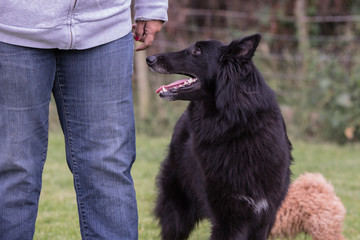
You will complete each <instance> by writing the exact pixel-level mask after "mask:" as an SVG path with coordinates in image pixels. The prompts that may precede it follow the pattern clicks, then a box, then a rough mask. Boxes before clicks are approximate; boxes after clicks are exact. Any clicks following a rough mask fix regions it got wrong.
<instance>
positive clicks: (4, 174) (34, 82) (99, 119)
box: [0, 34, 138, 240]
mask: <svg viewBox="0 0 360 240" xmlns="http://www.w3.org/2000/svg"><path fill="white" fill-rule="evenodd" d="M132 59H133V40H132V35H131V34H128V35H127V36H125V37H123V38H121V39H119V40H116V41H114V42H111V43H108V44H105V45H102V46H98V47H95V48H92V49H87V50H78V51H76V50H57V49H34V48H25V47H19V46H14V45H9V44H5V43H0V239H1V240H5V239H6V240H14V239H19V240H20V239H21V240H27V239H32V238H33V235H34V229H35V221H36V215H37V209H38V201H39V195H40V190H41V182H42V171H43V166H44V163H45V159H46V153H47V144H48V143H47V142H48V121H49V102H50V99H51V93H53V95H54V98H55V101H56V105H57V109H58V114H59V118H60V123H61V126H62V129H63V132H64V136H65V143H66V158H67V163H68V166H69V168H70V170H71V172H72V174H73V180H74V186H75V190H76V196H77V203H78V213H79V221H80V227H81V236H82V238H83V239H107V240H109V239H117V240H118V239H137V237H138V233H137V231H138V228H137V223H138V216H137V207H136V199H135V189H134V184H133V180H132V177H131V175H130V170H131V167H132V164H133V162H134V160H135V126H134V125H135V124H134V113H133V112H134V111H133V102H132V86H131V76H132V67H133V66H132Z"/></svg>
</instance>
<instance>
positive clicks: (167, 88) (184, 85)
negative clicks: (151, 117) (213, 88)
mask: <svg viewBox="0 0 360 240" xmlns="http://www.w3.org/2000/svg"><path fill="white" fill-rule="evenodd" d="M197 83H198V79H197V78H189V79H182V80H178V81H176V82H173V83H170V84H169V85H163V86H161V87H159V89H158V90H157V91H156V93H160V97H161V95H162V94H167V93H176V92H178V91H181V90H187V89H192V88H193V87H194V86H195V85H197Z"/></svg>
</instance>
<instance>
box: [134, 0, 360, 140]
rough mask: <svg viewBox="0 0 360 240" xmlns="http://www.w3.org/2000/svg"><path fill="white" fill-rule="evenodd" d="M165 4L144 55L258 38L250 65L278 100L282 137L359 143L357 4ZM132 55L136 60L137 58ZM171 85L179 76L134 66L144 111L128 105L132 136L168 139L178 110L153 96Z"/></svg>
mask: <svg viewBox="0 0 360 240" xmlns="http://www.w3.org/2000/svg"><path fill="white" fill-rule="evenodd" d="M169 4H170V6H169V22H168V23H166V25H165V29H164V31H163V32H161V33H160V34H159V36H158V38H157V40H156V42H155V46H153V47H152V48H151V49H150V50H149V51H148V52H147V53H146V55H151V54H154V53H158V52H165V51H174V50H180V49H183V48H185V47H187V46H188V45H190V44H192V43H193V42H195V41H198V40H204V39H218V40H221V41H223V42H225V43H229V42H230V41H231V40H232V39H236V38H240V37H242V36H244V35H246V34H252V33H256V32H259V33H261V34H262V36H263V39H262V42H261V44H260V46H259V48H258V51H257V53H256V55H255V58H254V61H255V63H256V65H257V66H258V68H259V69H260V72H262V74H263V75H264V77H265V79H266V81H267V82H268V83H269V84H270V86H271V87H272V88H273V89H274V90H275V91H276V93H277V95H278V99H279V102H280V104H281V105H282V107H283V113H284V117H285V119H286V121H287V123H288V124H287V125H288V126H289V131H290V134H292V135H293V136H296V137H301V138H309V137H311V138H318V139H324V140H330V141H335V142H340V143H345V142H350V141H359V140H360V110H359V109H360V108H359V100H358V99H360V89H359V86H360V73H359V69H360V55H359V52H360V44H359V43H360V15H359V13H360V3H359V1H356V0H324V1H312V0H296V1H292V0H279V1H278V0H256V1H245V0H223V1H218V0H206V1H205V0H200V1H190V0H177V1H170V3H169ZM138 54H140V53H137V56H138V58H140V60H141V59H143V58H144V55H138ZM144 71H145V72H146V74H147V75H148V79H149V81H148V84H149V86H148V87H146V88H140V87H139V85H140V84H141V83H140V81H139V78H138V77H137V76H139V73H140V72H144ZM141 76H143V75H141ZM176 78H180V76H161V75H159V74H153V73H149V72H148V69H147V67H146V66H139V65H135V78H134V81H135V84H134V85H135V90H136V91H135V92H136V93H137V94H138V96H143V95H144V91H146V92H150V94H147V96H148V97H147V100H145V102H147V103H150V104H148V105H147V106H146V107H145V108H141V106H140V105H142V103H141V101H139V100H138V99H136V106H137V107H138V108H137V111H138V112H137V118H138V121H137V126H138V130H139V131H140V132H145V133H151V134H157V135H161V134H164V133H165V134H168V131H167V129H169V127H170V131H171V130H172V126H173V124H174V121H176V119H177V118H178V116H179V115H180V113H181V112H182V111H183V109H184V108H185V106H186V103H180V102H177V103H168V102H165V101H162V100H160V99H159V98H158V97H157V96H155V93H154V92H155V90H156V89H157V87H158V86H160V85H162V84H165V83H169V82H170V81H171V80H176ZM139 89H141V91H137V90H139ZM144 89H145V90H144ZM139 109H145V110H141V112H139ZM139 116H141V117H139Z"/></svg>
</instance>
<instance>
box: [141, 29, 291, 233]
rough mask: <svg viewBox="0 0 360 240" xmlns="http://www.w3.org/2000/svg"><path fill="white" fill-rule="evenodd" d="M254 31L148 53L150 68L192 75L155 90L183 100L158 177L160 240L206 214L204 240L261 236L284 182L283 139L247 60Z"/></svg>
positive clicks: (286, 151)
mask: <svg viewBox="0 0 360 240" xmlns="http://www.w3.org/2000/svg"><path fill="white" fill-rule="evenodd" d="M260 38H261V37H260V35H258V34H256V35H252V36H248V37H245V38H242V39H239V40H236V41H233V42H231V43H230V44H229V45H224V44H222V43H220V42H218V41H213V40H211V41H201V42H197V43H196V44H194V45H192V46H190V47H189V48H187V49H185V50H182V51H179V52H173V53H164V54H157V55H154V56H150V57H148V58H147V63H148V65H149V66H150V68H151V69H152V70H154V71H156V72H160V73H167V74H175V73H176V74H184V75H187V76H191V77H195V78H197V80H198V81H197V82H196V83H193V84H191V85H187V86H183V87H179V88H176V89H175V88H174V89H168V91H166V92H163V93H161V94H160V96H161V97H163V98H165V99H168V100H189V101H191V102H190V104H189V106H188V108H187V110H186V111H185V112H184V113H183V115H182V116H181V117H180V119H179V121H178V122H177V124H176V126H175V130H174V133H173V136H172V140H171V143H170V146H169V153H168V156H167V158H166V159H165V161H164V162H163V164H162V168H161V171H160V173H159V175H158V182H157V183H158V188H159V194H158V197H157V202H156V208H155V215H156V217H157V218H158V219H159V221H160V225H161V235H162V239H164V240H181V239H187V238H188V236H189V234H190V232H191V231H192V230H193V228H194V226H195V225H196V223H198V222H199V220H201V219H203V218H209V219H210V221H211V223H212V231H211V239H212V240H230V239H246V240H249V239H256V240H257V239H259V240H260V239H261V240H263V239H267V236H268V233H269V231H270V229H271V226H272V225H273V223H274V220H275V215H276V212H277V209H278V208H279V206H280V204H281V202H282V200H283V199H284V197H285V195H286V193H287V189H288V186H289V182H290V168H289V167H290V164H291V161H292V156H291V143H290V141H289V140H288V137H287V134H286V128H285V125H284V121H283V118H282V116H281V112H280V109H279V106H278V104H277V102H276V98H275V94H274V92H273V91H272V90H271V89H270V88H269V87H268V86H267V84H266V83H265V82H264V80H263V77H262V76H261V74H260V73H259V72H258V70H257V69H256V67H255V66H254V64H253V62H252V57H253V55H254V52H255V49H256V48H257V46H258V44H259V42H260Z"/></svg>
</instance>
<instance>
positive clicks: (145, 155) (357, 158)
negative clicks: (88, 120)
mask: <svg viewBox="0 0 360 240" xmlns="http://www.w3.org/2000/svg"><path fill="white" fill-rule="evenodd" d="M169 140H170V138H164V137H163V138H159V137H158V138H149V137H147V136H142V135H141V136H137V160H136V162H135V164H134V167H133V171H132V173H133V177H134V181H135V187H136V192H137V200H138V208H139V239H141V240H152V239H154V240H155V239H159V237H158V236H159V228H158V227H157V224H156V221H155V220H154V218H153V217H152V214H151V211H152V208H153V205H154V194H155V187H154V182H155V176H156V174H157V172H158V168H159V164H160V161H161V160H162V159H163V158H164V156H165V154H166V148H167V145H168V143H169ZM49 141H50V142H49V151H48V160H47V162H46V164H45V169H44V174H43V189H42V193H41V198H40V206H39V214H38V219H37V223H36V232H35V237H34V239H36V240H37V239H42V240H48V239H51V240H56V239H63V240H71V239H80V233H79V223H78V217H77V207H76V200H75V193H74V190H73V185H72V176H71V174H70V172H69V170H68V168H67V165H66V160H65V153H64V143H63V139H62V136H61V134H60V133H51V134H50V140H49ZM293 145H294V151H293V155H294V157H295V164H294V165H293V167H292V170H293V173H294V177H296V176H298V175H299V174H301V173H303V172H305V171H308V172H320V173H322V174H323V175H324V176H325V177H326V178H327V179H328V180H330V181H331V182H332V184H333V185H334V186H335V189H336V192H337V194H338V196H339V197H340V198H341V200H342V201H343V203H344V204H345V207H346V209H347V215H346V220H345V226H344V228H345V229H344V235H345V237H346V238H347V239H348V240H360V174H359V172H360V145H359V144H355V145H346V146H338V145H334V144H328V143H313V142H310V143H306V142H299V141H294V142H293ZM208 232H209V224H208V223H206V222H205V223H202V224H201V225H200V226H199V227H198V228H197V229H196V231H195V232H194V233H193V234H192V236H191V238H190V239H192V240H202V239H207V238H208V236H209V233H208ZM297 239H305V236H300V237H298V238H297ZM306 239H309V238H306Z"/></svg>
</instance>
